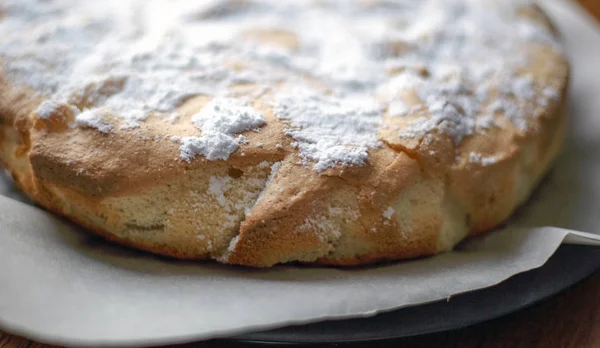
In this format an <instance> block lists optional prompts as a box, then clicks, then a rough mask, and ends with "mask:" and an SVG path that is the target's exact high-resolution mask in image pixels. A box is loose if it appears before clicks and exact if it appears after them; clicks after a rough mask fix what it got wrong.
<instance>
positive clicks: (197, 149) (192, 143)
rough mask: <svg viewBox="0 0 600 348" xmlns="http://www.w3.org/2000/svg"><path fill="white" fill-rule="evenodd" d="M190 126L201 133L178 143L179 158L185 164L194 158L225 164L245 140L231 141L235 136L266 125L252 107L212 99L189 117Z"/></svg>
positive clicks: (221, 99) (240, 103)
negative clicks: (219, 161)
mask: <svg viewBox="0 0 600 348" xmlns="http://www.w3.org/2000/svg"><path fill="white" fill-rule="evenodd" d="M192 122H193V123H194V125H195V126H196V127H197V128H198V129H200V130H201V131H202V135H201V136H200V137H184V138H183V139H181V147H180V148H179V150H180V151H181V157H182V158H183V159H185V160H187V161H189V160H191V159H192V158H194V157H195V156H196V155H197V154H202V155H203V156H204V157H206V158H207V159H209V160H216V159H222V160H226V159H228V158H229V156H230V155H231V154H232V153H233V152H234V151H235V150H236V149H237V148H238V146H239V144H240V143H246V142H247V140H246V138H245V137H243V136H240V137H238V138H235V137H234V135H235V134H236V133H240V132H243V131H247V130H251V129H258V128H259V127H260V126H262V125H264V124H265V123H266V121H265V119H264V117H263V115H261V114H260V113H258V112H256V111H255V110H254V109H253V108H252V107H250V106H247V105H244V104H243V103H242V102H241V101H239V100H235V99H226V98H216V99H213V100H212V101H211V102H209V103H208V104H207V105H206V106H205V107H204V108H203V109H202V110H201V111H200V112H199V113H197V114H195V115H193V116H192Z"/></svg>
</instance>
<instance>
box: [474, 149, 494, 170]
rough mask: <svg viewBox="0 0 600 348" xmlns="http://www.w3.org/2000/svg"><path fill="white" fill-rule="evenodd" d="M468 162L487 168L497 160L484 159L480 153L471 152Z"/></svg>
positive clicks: (492, 158)
mask: <svg viewBox="0 0 600 348" xmlns="http://www.w3.org/2000/svg"><path fill="white" fill-rule="evenodd" d="M469 161H470V162H471V163H476V164H480V165H481V166H483V167H487V166H489V165H492V164H494V163H496V162H498V158H496V157H493V156H492V157H486V156H484V155H482V154H480V153H477V152H471V153H470V154H469Z"/></svg>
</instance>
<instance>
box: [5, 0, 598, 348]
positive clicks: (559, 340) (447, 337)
mask: <svg viewBox="0 0 600 348" xmlns="http://www.w3.org/2000/svg"><path fill="white" fill-rule="evenodd" d="M550 1H552V0H550ZM578 1H579V2H580V3H581V4H582V5H583V6H584V7H585V8H586V9H587V10H588V11H589V12H590V13H591V14H593V15H594V16H595V17H596V18H598V19H600V0H578ZM230 345H231V344H228V343H222V342H204V343H196V344H191V345H182V346H179V347H180V348H184V347H185V348H191V347H206V348H212V347H215V348H216V347H227V346H230ZM337 346H338V345H331V347H337ZM343 346H348V347H353V346H355V345H343ZM381 346H383V347H447V348H453V347H457V348H458V347H460V348H475V347H477V348H492V347H494V348H496V347H497V348H500V347H511V348H520V347H524V348H537V347H539V348H570V347H572V348H598V347H600V271H598V272H596V273H595V274H594V275H593V276H592V277H590V278H588V279H586V280H585V281H583V282H582V283H580V284H578V285H576V286H575V287H573V288H571V289H569V290H567V291H565V292H563V293H561V294H559V295H557V296H555V297H553V298H551V299H549V300H547V301H544V302H543V303H541V304H539V305H537V306H535V307H532V308H529V309H526V310H523V311H520V312H518V313H515V314H512V315H508V316H506V317H503V318H500V319H497V320H493V321H490V322H487V323H483V324H479V325H475V326H471V327H468V328H465V329H461V330H456V331H451V332H445V333H440V334H433V335H426V336H422V337H415V338H409V339H401V340H394V341H391V342H382V344H381ZM26 347H27V348H51V347H56V346H49V345H45V344H40V343H36V342H33V341H30V340H28V339H25V338H22V337H18V336H14V335H10V334H7V333H4V332H1V331H0V348H26Z"/></svg>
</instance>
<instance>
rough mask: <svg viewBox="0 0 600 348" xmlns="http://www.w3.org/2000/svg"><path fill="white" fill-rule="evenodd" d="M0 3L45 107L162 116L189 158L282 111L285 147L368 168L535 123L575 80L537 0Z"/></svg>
mask: <svg viewBox="0 0 600 348" xmlns="http://www.w3.org/2000/svg"><path fill="white" fill-rule="evenodd" d="M0 16H1V17H0V34H1V35H2V37H3V40H1V42H0V57H2V62H3V69H4V72H5V75H6V76H7V77H8V78H9V79H10V81H11V82H12V83H13V84H15V85H23V86H26V87H28V88H30V89H31V90H33V91H35V92H36V93H38V94H39V95H40V96H43V99H46V100H45V101H43V102H41V103H40V104H39V106H38V108H37V110H36V114H37V116H38V117H39V118H40V119H47V118H50V117H52V115H55V114H56V113H57V112H62V113H64V112H67V113H69V114H72V117H73V120H72V123H71V124H70V126H69V127H70V128H69V132H73V133H76V132H80V131H81V130H86V131H92V132H94V133H98V134H102V135H110V134H121V133H132V134H135V135H139V136H144V134H146V133H148V132H147V130H146V128H145V127H146V126H145V125H146V124H152V125H153V127H154V126H156V125H160V126H157V127H158V128H159V129H162V130H163V131H162V133H161V132H158V133H152V136H158V135H160V137H161V140H162V139H163V137H164V139H168V141H166V144H167V145H165V146H170V147H174V148H176V149H177V152H178V154H179V156H178V159H179V160H183V161H188V162H191V161H194V160H196V159H198V158H204V159H205V160H208V161H219V160H227V159H229V158H230V156H232V154H234V153H235V152H236V151H241V152H242V156H243V155H244V153H243V149H251V148H263V147H265V146H267V144H263V143H262V142H261V141H260V137H250V136H247V135H248V134H253V133H261V132H262V131H263V129H264V128H265V127H266V126H268V125H270V124H271V125H273V124H275V123H277V124H278V125H279V128H277V129H278V130H279V131H280V132H282V134H283V137H284V138H285V139H288V140H289V141H288V144H287V145H286V144H281V142H279V143H277V144H269V145H268V146H271V145H274V146H275V148H274V149H271V150H273V151H277V150H278V149H279V147H283V146H284V145H286V146H287V150H289V151H292V152H294V153H297V155H298V159H299V162H300V163H302V164H303V165H307V166H310V167H311V168H313V169H314V170H315V171H316V172H323V171H325V170H327V169H329V168H334V167H336V166H342V167H343V166H364V165H365V164H366V163H368V161H369V153H370V152H371V151H375V150H376V149H378V148H380V147H382V146H386V144H387V145H389V146H392V147H394V146H398V147H402V148H403V147H407V146H408V145H407V144H409V143H410V142H411V141H423V139H425V140H426V141H427V137H428V136H429V135H431V134H442V135H444V136H447V137H449V138H450V139H451V141H452V142H453V144H454V146H460V144H461V142H462V141H463V140H464V139H465V138H466V137H469V136H472V135H477V134H485V133H486V132H488V131H489V130H490V129H494V128H498V127H499V128H507V127H509V128H511V129H512V130H513V131H514V132H516V133H527V132H529V131H530V130H531V128H532V127H533V126H532V124H533V123H535V122H532V115H535V114H536V110H543V109H544V108H546V107H547V106H548V105H549V104H551V103H553V102H554V101H556V100H557V99H558V98H559V97H560V95H561V90H562V88H563V87H564V86H563V85H562V84H561V83H562V82H563V81H561V80H560V78H558V77H556V78H555V77H553V76H552V74H551V73H550V72H551V71H552V70H553V67H552V65H553V64H556V63H557V62H558V61H559V60H560V58H561V57H562V56H563V53H562V49H561V45H560V42H559V40H558V38H557V36H556V33H555V32H554V30H553V28H552V27H551V26H550V24H549V23H548V21H546V20H545V19H544V18H543V17H542V16H541V15H540V13H539V12H537V10H536V7H535V6H534V5H533V3H532V2H531V1H526V0H423V1H419V0H414V1H411V0H396V1H392V0H355V1H347V0H294V1H279V0H210V1H194V0H176V1H167V0H148V1H147V0H129V1H124V0H110V1H102V2H98V1H76V0H51V1H34V0H6V1H3V3H2V4H1V5H0ZM544 57H545V58H548V57H550V58H549V59H547V60H548V61H549V62H550V63H547V64H546V65H547V66H546V67H541V68H536V66H539V61H540V60H543V59H544ZM186 105H188V106H189V105H192V107H186ZM65 110H67V111H65ZM155 128H156V127H155ZM146 135H147V134H146ZM250 138H252V139H250ZM256 139H258V140H256ZM157 140H158V138H157ZM240 148H242V150H240ZM431 153H432V155H434V154H435V150H432V151H431ZM494 158H495V157H494V156H487V157H486V155H485V154H480V153H473V152H471V153H470V155H469V156H466V157H465V160H467V161H471V162H474V163H480V164H482V165H483V164H486V165H487V164H491V163H493V162H494Z"/></svg>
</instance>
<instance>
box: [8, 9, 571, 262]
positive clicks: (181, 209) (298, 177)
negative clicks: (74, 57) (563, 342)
mask: <svg viewBox="0 0 600 348" xmlns="http://www.w3.org/2000/svg"><path fill="white" fill-rule="evenodd" d="M528 15H532V16H535V15H536V14H535V12H533V13H528ZM537 15H540V16H541V14H540V13H537ZM540 18H541V17H540ZM541 20H545V19H541ZM250 34H252V35H254V36H258V37H260V38H262V39H264V36H265V35H267V36H269V33H265V32H256V33H250ZM250 34H249V35H250ZM271 38H272V39H273V40H275V41H276V42H281V41H285V42H287V41H289V40H292V41H293V38H290V37H289V35H287V34H286V33H281V32H277V33H275V36H274V37H271ZM286 40H287V41H286ZM523 54H525V55H527V56H528V57H529V58H530V61H531V62H530V64H529V65H528V67H527V71H526V72H528V73H531V74H532V75H533V76H534V79H535V80H536V81H538V82H539V83H540V85H542V86H554V87H557V88H558V89H559V90H561V95H560V97H559V98H558V99H556V100H555V101H553V102H552V103H550V105H548V106H547V107H545V108H539V109H537V110H535V115H528V116H529V117H528V120H529V122H530V124H529V127H528V131H526V132H524V131H522V130H519V129H517V128H515V127H514V126H513V125H512V124H510V123H508V122H504V123H503V120H502V119H501V118H498V121H499V122H500V127H497V128H492V129H490V130H488V131H486V132H485V133H484V134H476V135H472V136H469V137H467V138H465V139H464V140H463V142H462V143H461V144H460V145H458V146H457V145H456V144H455V143H454V142H453V141H452V139H451V138H450V137H449V136H447V135H444V134H441V133H439V134H438V133H435V134H429V135H427V136H423V137H420V138H413V139H406V138H398V137H397V132H396V133H393V134H392V133H391V131H390V129H392V127H388V128H387V129H382V130H381V132H380V137H381V139H382V141H383V142H384V145H383V146H382V147H381V148H379V149H372V150H370V153H369V162H368V164H367V165H365V166H362V167H338V168H330V169H328V170H326V171H324V172H322V173H318V172H315V171H314V170H312V169H311V168H309V167H306V166H303V165H302V164H299V163H298V162H299V157H298V153H297V150H296V149H295V148H294V147H293V146H291V145H290V143H291V138H289V137H287V136H285V133H284V130H283V129H284V126H285V125H284V123H283V122H281V121H280V120H278V119H277V118H276V117H275V116H273V111H272V109H271V107H270V106H269V102H268V97H269V95H268V94H266V95H265V96H263V97H260V98H257V100H256V101H255V105H254V106H255V108H257V109H258V110H260V111H261V112H262V113H263V114H264V115H265V118H266V119H267V124H266V126H264V127H263V128H261V131H260V132H252V131H249V132H245V133H244V135H245V136H246V137H247V138H248V139H249V143H250V144H256V143H262V144H263V145H262V146H260V147H257V146H254V145H244V144H242V145H240V148H239V149H238V150H237V151H235V152H234V153H233V154H232V156H231V157H230V158H229V159H228V160H227V161H209V160H207V159H205V158H203V157H202V156H198V157H197V158H195V159H194V160H193V161H191V162H187V161H184V160H182V159H181V158H180V157H179V150H178V146H177V145H176V144H174V143H173V142H172V141H171V140H170V135H173V134H177V135H178V136H185V135H190V136H191V135H193V134H194V129H193V128H192V127H191V126H190V123H191V122H190V120H189V116H184V117H183V118H182V119H181V120H179V121H178V122H175V123H171V122H169V121H167V120H165V119H161V118H152V117H151V118H150V119H149V120H148V121H147V122H144V123H143V124H141V126H140V127H139V128H136V129H130V130H119V131H117V132H111V133H108V134H103V133H100V132H98V131H96V130H94V129H83V128H72V127H69V122H71V121H72V120H71V118H72V115H69V111H68V110H59V112H57V113H56V114H54V115H52V117H51V118H49V119H41V118H39V117H38V115H36V113H35V109H36V108H37V107H38V105H39V104H40V102H41V101H42V99H43V98H40V97H38V96H36V95H35V94H34V93H33V92H32V91H30V90H27V89H22V88H18V87H16V86H14V85H12V84H10V83H8V82H7V81H4V80H3V81H1V83H0V96H1V97H0V159H1V161H2V163H3V164H4V165H5V166H6V168H8V169H9V170H10V172H11V175H12V177H13V178H14V179H15V182H16V183H17V185H18V186H19V187H20V188H21V189H22V190H23V191H24V192H26V193H27V194H28V195H29V196H30V197H31V198H32V199H33V200H34V201H36V202H37V203H39V204H40V205H41V206H43V207H44V208H46V209H48V210H50V211H52V212H54V213H57V214H60V215H63V216H65V217H67V218H69V219H71V220H73V221H75V222H76V223H78V224H80V225H82V226H85V227H86V228H88V229H90V230H92V231H94V232H96V233H98V234H100V235H102V236H104V237H105V238H107V239H110V240H113V241H116V242H118V243H122V244H126V245H130V246H133V247H135V248H139V249H143V250H147V251H150V252H154V253H158V254H162V255H168V256H173V257H176V258H181V259H217V260H219V261H221V262H225V263H231V264H240V265H247V266H256V267H267V266H271V265H274V264H277V263H283V262H293V261H301V262H308V263H318V264H329V265H358V264H366V263H373V262H378V261H384V260H396V259H406V258H413V257H419V256H426V255H432V254H435V253H437V252H440V251H444V250H448V249H450V248H452V247H453V246H454V245H456V244H457V243H458V242H459V241H461V240H462V239H464V238H465V237H467V236H468V235H474V234H477V233H480V232H483V231H488V230H490V229H492V228H494V227H495V226H498V224H499V223H501V222H503V221H505V220H506V219H507V218H508V217H509V216H510V215H511V213H512V212H513V211H514V210H515V209H516V207H517V206H518V205H520V204H522V203H523V202H524V201H525V199H526V198H527V197H528V195H529V193H530V192H531V190H532V189H533V187H534V186H535V183H537V182H538V181H539V179H540V177H541V176H542V175H543V174H544V173H545V171H546V170H547V169H548V167H549V166H550V164H551V162H552V160H553V159H554V158H555V156H556V154H557V152H558V151H559V149H560V147H561V144H562V142H563V137H564V133H565V127H566V123H567V115H566V113H565V111H564V103H565V95H566V87H567V80H568V75H569V72H568V63H567V62H566V61H565V60H564V58H562V57H561V56H559V55H558V54H557V53H555V52H552V51H550V50H548V49H547V48H545V47H529V48H524V52H523ZM238 87H239V88H240V89H243V88H249V89H250V90H252V88H253V87H252V86H238ZM236 88H237V87H236ZM208 101H209V100H208V99H207V98H205V97H196V98H192V99H190V100H188V101H187V102H186V103H184V104H183V105H182V106H181V107H180V108H179V111H180V112H181V113H182V114H184V115H191V114H193V113H195V112H197V111H198V110H200V109H201V108H202V106H203V105H205V104H206V103H207V102H208ZM387 122H389V123H390V125H391V124H394V122H405V121H402V120H401V121H398V120H391V119H390V120H387ZM473 152H477V153H478V154H481V155H483V156H490V157H494V158H495V159H496V161H495V162H494V163H490V164H485V165H484V164H481V163H476V162H475V163H474V162H472V161H469V160H468V158H469V155H470V154H472V153H473Z"/></svg>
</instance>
